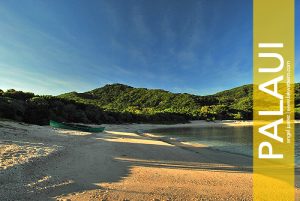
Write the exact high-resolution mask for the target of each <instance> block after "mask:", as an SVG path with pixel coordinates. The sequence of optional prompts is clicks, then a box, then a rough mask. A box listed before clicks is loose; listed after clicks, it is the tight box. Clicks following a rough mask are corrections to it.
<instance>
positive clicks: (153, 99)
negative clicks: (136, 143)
mask: <svg viewBox="0 0 300 201" xmlns="http://www.w3.org/2000/svg"><path fill="white" fill-rule="evenodd" d="M59 97H60V98H64V99H67V100H75V101H77V102H80V103H86V104H93V105H97V106H99V107H101V108H103V109H105V110H107V111H116V112H129V113H133V114H146V115H153V114H156V113H174V114H182V115H185V116H188V118H189V119H249V118H251V116H252V101H251V100H252V86H251V85H245V86H241V87H238V88H234V89H231V90H227V91H223V92H220V93H217V94H215V95H210V96H196V95H191V94H186V93H183V94H175V93H171V92H168V91H164V90H160V89H145V88H133V87H130V86H126V85H122V84H112V85H106V86H104V87H102V88H98V89H94V90H92V91H88V92H85V93H76V92H71V93H66V94H62V95H60V96H59Z"/></svg>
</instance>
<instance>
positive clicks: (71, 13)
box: [0, 0, 300, 95]
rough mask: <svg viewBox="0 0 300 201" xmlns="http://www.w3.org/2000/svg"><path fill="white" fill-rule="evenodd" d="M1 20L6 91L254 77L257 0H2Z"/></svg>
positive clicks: (168, 85) (184, 86)
mask: <svg viewBox="0 0 300 201" xmlns="http://www.w3.org/2000/svg"><path fill="white" fill-rule="evenodd" d="M296 2H297V7H296V10H298V11H299V10H300V6H299V4H300V2H299V0H296ZM0 16H1V17H0V89H10V88H15V89H18V90H24V91H32V92H35V93H38V94H53V95H56V94H60V93H64V92H69V91H79V92H82V91H87V90H91V89H93V88H97V87H101V86H103V85H105V84H108V83H123V84H128V85H131V86H134V87H147V88H162V89H165V90H169V91H172V92H187V93H194V94H199V95H204V94H212V93H215V92H218V91H220V90H224V89H229V88H232V87H236V86H239V85H243V84H249V83H252V1H250V0H247V1H245V0H243V1H241V0H226V1H225V0H202V1H201V0H199V1H198V0H197V1H196V0H195V1H193V0H181V1H180V0H151V1H148V0H136V1H129V0H126V1H118V0H109V1H108V0H105V1H101V0H96V1H92V0H89V1H84V0H72V1H68V0H60V1H58V0H48V1H46V0H43V1H40V0H36V1H31V0H26V1H1V3H0ZM296 18H297V19H299V18H300V15H299V13H297V17H296ZM297 24H299V23H298V21H297ZM297 26H298V25H297ZM298 29H299V26H298ZM297 33H300V32H299V31H298V30H297ZM296 35H297V34H296ZM298 35H299V34H298ZM298 44H299V38H297V47H299V45H298ZM298 50H299V48H296V51H297V53H296V55H299V51H298ZM297 65H298V67H299V60H297ZM296 81H300V73H298V71H297V74H296Z"/></svg>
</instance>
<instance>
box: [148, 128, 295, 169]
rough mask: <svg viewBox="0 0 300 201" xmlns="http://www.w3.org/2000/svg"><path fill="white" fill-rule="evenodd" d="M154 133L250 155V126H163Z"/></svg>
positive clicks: (152, 131)
mask: <svg viewBox="0 0 300 201" xmlns="http://www.w3.org/2000/svg"><path fill="white" fill-rule="evenodd" d="M295 130H296V143H295V144H296V150H295V154H296V163H297V165H300V141H299V137H300V125H299V124H296V126H295ZM150 132H151V133H153V134H155V135H160V136H166V137H172V138H175V139H176V140H179V141H182V142H187V143H190V144H206V145H208V146H209V147H211V148H214V149H218V150H222V151H227V152H231V153H237V154H242V155H247V156H252V152H253V149H252V140H253V138H252V136H253V135H252V127H223V128H200V127H193V128H191V127H186V128H184V127H183V128H164V129H154V130H151V131H150Z"/></svg>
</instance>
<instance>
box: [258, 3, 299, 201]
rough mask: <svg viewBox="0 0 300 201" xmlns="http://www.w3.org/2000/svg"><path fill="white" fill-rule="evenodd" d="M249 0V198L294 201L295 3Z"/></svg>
mask: <svg viewBox="0 0 300 201" xmlns="http://www.w3.org/2000/svg"><path fill="white" fill-rule="evenodd" d="M253 1H254V4H253V35H254V38H253V45H254V46H253V51H254V52H253V53H254V54H253V58H254V62H253V65H254V67H253V72H254V84H253V109H254V110H253V118H254V129H253V135H254V137H253V172H254V174H253V196H254V197H253V198H254V200H270V201H274V200H276V201H278V200H295V184H294V180H295V178H294V177H295V175H294V124H293V123H294V0H253Z"/></svg>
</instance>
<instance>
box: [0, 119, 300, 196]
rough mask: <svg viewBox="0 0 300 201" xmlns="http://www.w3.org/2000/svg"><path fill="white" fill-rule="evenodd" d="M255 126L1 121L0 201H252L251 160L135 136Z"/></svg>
mask: <svg viewBox="0 0 300 201" xmlns="http://www.w3.org/2000/svg"><path fill="white" fill-rule="evenodd" d="M251 124H252V123H251V122H248V121H247V122H233V121H226V122H217V123H212V122H204V121H194V122H192V123H191V124H177V125H152V124H123V125H105V126H106V132H104V133H97V134H91V133H85V132H77V131H68V130H60V129H52V128H50V127H48V126H43V127H41V126H35V125H26V124H20V123H14V122H8V121H0V158H1V166H0V168H1V169H0V195H1V199H0V200H53V199H54V200H55V199H57V200H67V199H70V200H252V173H251V160H252V159H251V158H248V157H243V156H239V155H235V154H229V153H223V152H220V151H214V150H210V149H207V148H206V147H205V146H199V147H194V148H193V149H190V147H185V146H183V145H181V144H176V143H175V144H174V143H168V142H163V141H160V140H159V139H157V138H153V137H149V136H145V135H139V134H136V133H135V132H136V131H141V130H147V129H152V128H162V127H174V126H176V127H189V126H200V127H204V126H219V127H223V126H250V125H251ZM298 181H299V180H298ZM298 193H299V191H298ZM298 195H299V194H298Z"/></svg>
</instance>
